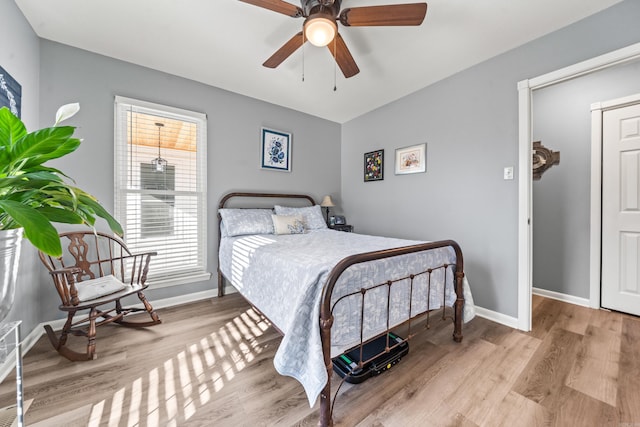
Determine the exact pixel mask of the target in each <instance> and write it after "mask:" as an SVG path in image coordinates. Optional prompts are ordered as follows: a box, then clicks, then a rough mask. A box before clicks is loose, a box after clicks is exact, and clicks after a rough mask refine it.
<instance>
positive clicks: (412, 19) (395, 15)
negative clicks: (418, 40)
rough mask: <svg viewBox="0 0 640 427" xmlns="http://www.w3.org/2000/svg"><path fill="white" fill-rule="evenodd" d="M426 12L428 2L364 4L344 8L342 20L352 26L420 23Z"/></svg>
mask: <svg viewBox="0 0 640 427" xmlns="http://www.w3.org/2000/svg"><path fill="white" fill-rule="evenodd" d="M426 14H427V4H426V3H407V4H390V5H386V6H364V7H354V8H349V9H344V10H343V11H342V12H341V13H340V22H342V24H343V25H346V26H351V27H368V26H386V25H420V24H422V21H424V17H425V15H426Z"/></svg>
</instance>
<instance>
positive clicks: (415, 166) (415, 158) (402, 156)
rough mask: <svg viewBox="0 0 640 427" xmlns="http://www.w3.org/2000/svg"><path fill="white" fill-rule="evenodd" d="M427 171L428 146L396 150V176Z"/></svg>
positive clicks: (420, 145)
mask: <svg viewBox="0 0 640 427" xmlns="http://www.w3.org/2000/svg"><path fill="white" fill-rule="evenodd" d="M426 171H427V144H426V143H424V144H417V145H411V146H409V147H403V148H396V175H403V174H409V173H421V172H426Z"/></svg>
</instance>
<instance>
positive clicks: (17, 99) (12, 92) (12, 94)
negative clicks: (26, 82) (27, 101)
mask: <svg viewBox="0 0 640 427" xmlns="http://www.w3.org/2000/svg"><path fill="white" fill-rule="evenodd" d="M21 100H22V86H20V83H18V82H17V81H15V79H14V78H13V77H11V74H9V73H7V71H6V70H5V69H4V68H2V67H0V107H9V110H11V112H12V113H13V114H14V115H15V116H16V117H18V118H20V107H21V106H22V101H21Z"/></svg>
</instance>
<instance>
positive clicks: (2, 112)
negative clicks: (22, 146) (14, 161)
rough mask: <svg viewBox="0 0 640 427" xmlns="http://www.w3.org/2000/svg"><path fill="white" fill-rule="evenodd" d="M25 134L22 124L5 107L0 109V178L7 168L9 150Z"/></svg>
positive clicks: (25, 130)
mask: <svg viewBox="0 0 640 427" xmlns="http://www.w3.org/2000/svg"><path fill="white" fill-rule="evenodd" d="M26 134H27V129H26V128H25V127H24V123H22V121H21V120H20V119H19V118H17V117H16V116H14V115H13V113H12V112H11V110H9V109H8V108H7V107H2V108H0V176H2V174H3V173H6V171H5V168H6V167H8V166H9V163H10V161H9V159H10V155H11V150H12V148H13V146H14V144H15V142H16V141H17V140H19V139H20V138H22V137H24V136H25V135H26Z"/></svg>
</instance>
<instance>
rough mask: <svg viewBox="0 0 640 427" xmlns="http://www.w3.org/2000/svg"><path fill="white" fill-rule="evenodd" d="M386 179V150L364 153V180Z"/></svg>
mask: <svg viewBox="0 0 640 427" xmlns="http://www.w3.org/2000/svg"><path fill="white" fill-rule="evenodd" d="M383 179H384V150H376V151H371V152H370V153H364V182H369V181H382V180H383Z"/></svg>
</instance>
